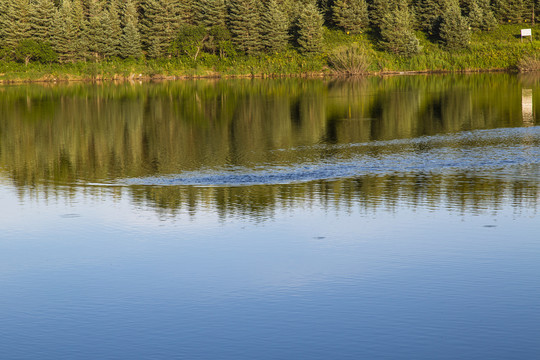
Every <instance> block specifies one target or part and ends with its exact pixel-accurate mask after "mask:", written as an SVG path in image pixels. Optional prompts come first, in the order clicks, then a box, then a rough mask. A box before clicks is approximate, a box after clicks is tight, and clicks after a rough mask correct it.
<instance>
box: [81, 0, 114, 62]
mask: <svg viewBox="0 0 540 360" xmlns="http://www.w3.org/2000/svg"><path fill="white" fill-rule="evenodd" d="M87 22H88V27H87V30H86V32H85V36H86V41H87V43H88V51H89V52H90V54H91V55H92V57H93V58H94V60H96V61H99V60H101V59H103V58H105V57H106V56H107V55H109V54H110V53H111V52H112V51H113V49H112V48H111V46H110V45H111V44H110V41H109V39H110V38H111V24H110V17H109V13H108V12H107V11H106V10H105V9H104V8H103V3H102V2H101V0H89V1H88V19H87Z"/></svg>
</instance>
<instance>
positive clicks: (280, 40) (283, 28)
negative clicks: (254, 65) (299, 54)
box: [261, 0, 289, 52]
mask: <svg viewBox="0 0 540 360" xmlns="http://www.w3.org/2000/svg"><path fill="white" fill-rule="evenodd" d="M288 27H289V22H288V19H287V16H286V14H285V13H284V12H283V11H281V9H280V8H279V6H278V3H277V2H276V0H269V1H268V2H267V4H266V7H265V9H264V11H263V13H262V16H261V37H262V43H263V46H264V48H265V49H266V50H268V51H271V52H279V51H281V50H283V49H284V48H285V47H286V46H287V42H288V40H289V34H288Z"/></svg>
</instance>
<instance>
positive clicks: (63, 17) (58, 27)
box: [52, 0, 85, 63]
mask: <svg viewBox="0 0 540 360" xmlns="http://www.w3.org/2000/svg"><path fill="white" fill-rule="evenodd" d="M77 1H78V0H74V1H73V2H72V1H71V0H63V1H62V4H61V6H60V9H59V10H58V11H57V13H56V16H55V18H54V22H53V36H52V42H53V44H52V45H53V48H54V49H55V51H56V52H57V53H58V57H59V60H60V62H64V63H65V62H75V61H77V60H79V59H81V58H84V56H85V42H84V39H83V32H82V26H81V24H82V23H83V21H84V19H83V17H82V6H81V4H80V2H79V3H78V4H77Z"/></svg>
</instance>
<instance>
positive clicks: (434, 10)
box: [415, 0, 447, 35]
mask: <svg viewBox="0 0 540 360" xmlns="http://www.w3.org/2000/svg"><path fill="white" fill-rule="evenodd" d="M446 2H447V1H446V0H419V1H418V2H417V3H416V8H415V11H416V16H417V17H418V22H419V23H420V24H421V28H422V29H424V30H425V31H428V32H430V33H431V34H430V35H436V33H437V30H438V26H439V23H440V21H441V18H442V15H443V13H444V9H445V7H446Z"/></svg>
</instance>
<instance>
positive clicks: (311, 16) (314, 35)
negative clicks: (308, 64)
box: [297, 3, 324, 53]
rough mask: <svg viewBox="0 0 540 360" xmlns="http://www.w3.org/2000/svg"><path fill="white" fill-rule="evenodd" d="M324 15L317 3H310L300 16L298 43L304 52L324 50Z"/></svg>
mask: <svg viewBox="0 0 540 360" xmlns="http://www.w3.org/2000/svg"><path fill="white" fill-rule="evenodd" d="M323 22H324V19H323V16H322V14H321V13H320V12H319V9H317V7H316V6H315V4H311V3H310V4H308V5H306V7H305V8H304V10H303V11H302V13H301V14H300V17H299V18H298V39H297V41H298V45H300V49H301V51H302V52H306V53H317V52H320V51H321V50H322V40H323V36H322V26H323Z"/></svg>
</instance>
